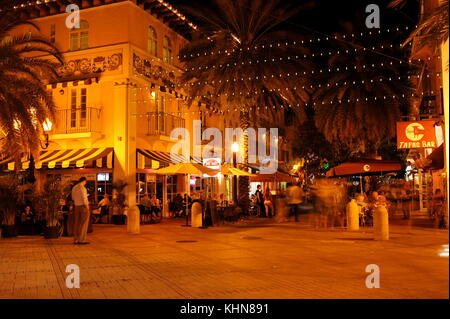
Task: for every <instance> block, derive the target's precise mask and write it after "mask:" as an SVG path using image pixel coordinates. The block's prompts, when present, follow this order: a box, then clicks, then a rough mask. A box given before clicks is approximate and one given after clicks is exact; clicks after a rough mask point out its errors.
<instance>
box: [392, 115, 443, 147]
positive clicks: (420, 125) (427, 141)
mask: <svg viewBox="0 0 450 319" xmlns="http://www.w3.org/2000/svg"><path fill="white" fill-rule="evenodd" d="M434 123H435V122H434V121H414V122H397V149H409V148H435V147H437V144H436V134H435V128H434Z"/></svg>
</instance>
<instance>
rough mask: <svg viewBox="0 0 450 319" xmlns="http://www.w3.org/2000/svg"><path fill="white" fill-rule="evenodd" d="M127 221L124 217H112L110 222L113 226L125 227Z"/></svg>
mask: <svg viewBox="0 0 450 319" xmlns="http://www.w3.org/2000/svg"><path fill="white" fill-rule="evenodd" d="M126 220H127V216H126V215H123V214H122V215H113V216H112V222H113V224H114V225H125V224H126Z"/></svg>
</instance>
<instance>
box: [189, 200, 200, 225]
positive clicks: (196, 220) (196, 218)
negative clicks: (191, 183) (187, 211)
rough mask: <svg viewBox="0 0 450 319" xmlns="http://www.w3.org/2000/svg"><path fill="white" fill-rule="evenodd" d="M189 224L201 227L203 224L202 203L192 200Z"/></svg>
mask: <svg viewBox="0 0 450 319" xmlns="http://www.w3.org/2000/svg"><path fill="white" fill-rule="evenodd" d="M191 226H192V227H202V226H203V215H202V204H200V203H199V202H194V203H193V204H192V209H191Z"/></svg>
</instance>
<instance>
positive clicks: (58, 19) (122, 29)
mask: <svg viewBox="0 0 450 319" xmlns="http://www.w3.org/2000/svg"><path fill="white" fill-rule="evenodd" d="M71 3H76V4H77V6H78V7H77V8H79V11H78V12H72V11H70V10H68V9H67V8H68V6H69V5H70V4H71ZM14 10H17V11H18V12H19V13H20V14H21V15H22V16H23V17H24V18H27V19H31V21H33V23H35V24H36V25H37V26H38V27H39V31H37V30H35V29H33V28H28V27H26V26H23V27H21V28H18V29H17V30H16V32H17V34H30V33H31V34H33V33H36V34H39V35H40V36H44V37H46V38H48V39H50V41H51V42H52V43H54V44H55V46H56V47H57V48H58V49H59V50H60V51H61V52H62V54H63V56H64V60H65V63H64V65H63V66H62V67H61V68H60V69H59V70H58V72H59V74H60V75H61V79H60V80H59V81H58V82H57V83H48V85H47V88H48V90H49V94H51V95H52V97H53V99H54V101H55V104H56V105H57V110H56V114H55V118H54V119H53V121H52V122H53V123H51V124H52V125H51V128H50V129H49V130H48V132H47V133H48V140H49V143H48V147H47V148H44V149H42V151H41V154H40V157H39V158H38V159H36V161H35V163H34V166H35V168H36V177H37V179H38V182H42V181H43V180H45V178H46V177H47V176H48V175H57V176H58V177H60V178H61V179H62V180H65V181H74V180H77V179H78V178H79V177H81V176H85V177H87V179H88V188H89V192H90V200H91V202H92V203H97V202H98V201H99V200H100V199H101V198H102V197H103V195H104V194H108V195H111V194H113V191H112V185H113V183H114V182H117V181H125V182H127V183H128V185H130V186H128V190H127V202H128V206H129V208H128V230H129V231H130V232H138V231H139V212H138V210H137V208H136V203H137V202H138V201H139V199H140V197H141V196H142V195H143V194H145V193H149V194H150V195H152V194H156V195H157V196H158V197H159V198H161V199H162V200H163V201H162V202H163V203H165V207H164V208H163V210H164V214H165V215H167V213H168V202H169V201H170V200H171V199H172V198H173V196H175V194H176V193H177V192H179V193H184V192H189V191H192V190H201V189H202V187H204V184H205V183H204V182H202V181H201V179H198V178H197V179H195V178H194V179H192V180H190V181H187V180H186V177H183V176H179V175H178V176H177V175H173V176H159V175H155V174H152V171H153V170H155V169H157V168H160V167H163V166H167V165H169V164H170V163H171V162H173V158H172V159H171V157H170V152H171V149H172V147H173V146H174V144H175V143H176V142H177V139H174V138H171V137H170V133H171V131H172V130H173V129H174V128H186V129H187V130H188V131H189V132H191V133H192V131H193V121H194V120H198V121H201V123H202V127H209V126H211V127H217V128H218V129H219V130H221V131H222V132H224V129H225V128H226V127H239V121H238V119H239V116H238V114H239V113H238V112H235V111H234V112H233V111H231V112H230V111H229V110H227V111H226V112H215V111H213V110H211V109H210V108H208V107H207V106H205V105H202V104H201V103H198V105H197V104H195V105H194V106H191V105H188V103H187V97H186V92H185V91H184V90H183V83H180V80H179V76H180V74H181V72H182V64H181V63H180V61H179V60H178V57H177V56H178V52H179V51H180V49H181V48H182V47H183V46H184V45H186V44H187V43H188V34H189V32H190V31H191V30H192V29H194V28H196V26H195V25H194V24H193V23H191V22H189V21H188V19H187V18H186V17H185V16H183V15H182V14H181V13H180V12H179V11H178V10H177V9H175V8H174V7H172V6H171V5H170V4H168V3H166V2H164V1H161V0H132V1H123V0H109V1H108V0H82V1H81V0H80V1H62V0H61V1H53V0H41V1H34V2H27V3H26V4H24V5H22V6H18V7H16V8H14ZM66 11H68V12H66ZM77 21H78V22H79V25H76V22H77ZM190 135H191V138H192V137H193V136H192V134H190ZM192 145H193V143H191V147H192ZM288 154H289V150H288V148H287V146H286V145H285V146H284V147H283V148H282V150H280V155H279V157H280V159H283V160H284V159H285V158H287V159H288V158H289V155H288ZM222 157H223V156H222ZM180 158H181V157H180ZM30 160H31V159H30V157H29V155H24V157H23V159H22V163H21V167H20V169H22V170H23V169H27V168H28V167H29V166H30V164H31V163H30ZM191 160H194V161H197V162H201V159H198V158H191ZM3 162H4V164H6V162H7V161H5V160H3ZM14 165H15V164H14V163H13V162H9V163H7V168H8V170H10V171H12V170H14V169H16V168H15V167H14ZM134 185H136V187H134ZM187 185H191V187H190V189H189V187H188V186H187ZM210 187H212V191H213V192H215V193H224V194H225V195H226V196H227V197H229V196H231V193H232V191H231V189H230V188H231V187H232V183H231V182H230V179H228V178H227V177H223V178H218V179H214V182H213V183H210Z"/></svg>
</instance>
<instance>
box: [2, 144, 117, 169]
mask: <svg viewBox="0 0 450 319" xmlns="http://www.w3.org/2000/svg"><path fill="white" fill-rule="evenodd" d="M21 162H22V163H21V164H22V167H21V169H27V168H28V167H29V166H30V160H29V155H26V156H24V157H23V158H22V161H21ZM81 167H104V168H112V167H113V149H112V148H105V147H103V148H81V149H65V150H45V151H42V152H41V154H40V156H39V159H36V160H35V168H36V169H40V168H81ZM14 168H15V163H14V162H9V163H8V170H11V171H12V170H14Z"/></svg>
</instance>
